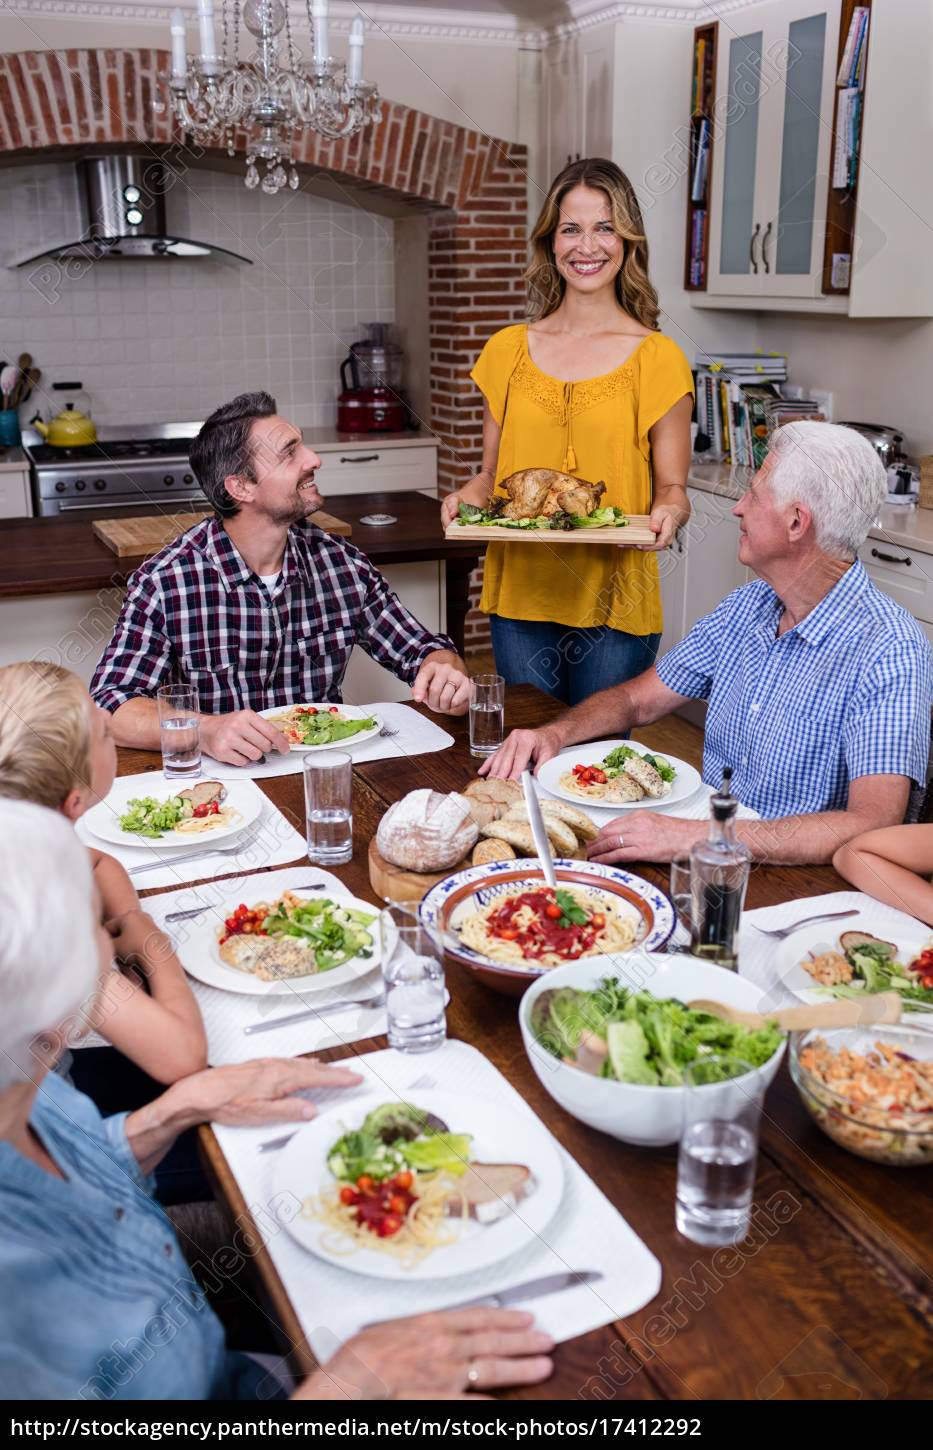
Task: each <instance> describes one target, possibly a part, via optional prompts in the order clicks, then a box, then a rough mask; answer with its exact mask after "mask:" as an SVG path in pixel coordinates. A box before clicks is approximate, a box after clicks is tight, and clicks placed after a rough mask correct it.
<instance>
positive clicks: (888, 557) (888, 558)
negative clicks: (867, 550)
mask: <svg viewBox="0 0 933 1450" xmlns="http://www.w3.org/2000/svg"><path fill="white" fill-rule="evenodd" d="M871 556H872V558H873V559H881V561H882V562H883V563H885V564H906V565H907V567H908V568H910V560H909V559H899V558H898V557H897V555H896V554H882V552H881V550H880V549H872V551H871Z"/></svg>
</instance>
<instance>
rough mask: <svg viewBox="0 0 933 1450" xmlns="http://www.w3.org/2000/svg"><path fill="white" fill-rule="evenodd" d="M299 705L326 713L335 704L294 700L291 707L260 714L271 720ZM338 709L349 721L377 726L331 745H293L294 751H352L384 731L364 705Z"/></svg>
mask: <svg viewBox="0 0 933 1450" xmlns="http://www.w3.org/2000/svg"><path fill="white" fill-rule="evenodd" d="M297 705H306V706H309V707H310V706H311V705H313V706H314V708H315V709H316V710H320V711H322V712H326V711H327V710H330V709H331V708H332V705H333V702H332V701H331V702H325V703H324V704H323V705H322V704H320V703H319V702H318V701H317V700H294V701H293V702H292V704H290V705H276V706H275V707H274V708H273V709H271V710H260V711H259V714H260V715H262V717H263V719H265V720H271V719H272V718H273V716H275V715H283V714H284V713H285V711H286V710H293V709H294V708H295V707H296V706H297ZM337 709H338V710H339V711H340V713H341V715H343V716H345V717H346V719H347V720H368V719H370V718H372V719H373V720H375V722H376V723H375V725H373V726H372V727H371V729H369V730H360V731H359V733H358V734H357V735H351V736H349V737H348V739H346V740H334V741H333V742H332V743H331V744H329V745H294V744H293V745H292V747H291V748H292V750H301V751H309V750H313V751H319V750H350V749H352V748H353V746H354V745H359V744H360V742H361V741H362V740H372V738H373V736H374V735H378V734H379V731H380V730H381V729H382V721H381V720H380V719H379V716H378V715H376V714H375V712H374V711H372V710H365V709H364V708H363V706H362V705H338V706H337Z"/></svg>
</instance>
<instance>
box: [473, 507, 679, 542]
mask: <svg viewBox="0 0 933 1450" xmlns="http://www.w3.org/2000/svg"><path fill="white" fill-rule="evenodd" d="M628 520H629V521H628V523H627V524H626V525H625V527H624V528H620V529H502V528H498V527H497V526H496V525H494V524H459V523H457V520H456V519H454V521H453V523H452V524H448V525H447V528H446V529H445V530H444V537H445V538H446V539H449V540H450V541H451V543H454V544H455V543H461V544H465V543H468V542H473V541H474V540H480V539H481V540H482V541H483V543H484V544H492V543H495V544H556V545H560V544H622V545H623V546H625V545H626V544H627V545H629V546H630V547H631V548H634V547H635V545H636V544H653V543H654V541H655V539H656V537H657V535H656V534H655V532H654V530H653V529H649V527H648V515H647V514H629V515H628Z"/></svg>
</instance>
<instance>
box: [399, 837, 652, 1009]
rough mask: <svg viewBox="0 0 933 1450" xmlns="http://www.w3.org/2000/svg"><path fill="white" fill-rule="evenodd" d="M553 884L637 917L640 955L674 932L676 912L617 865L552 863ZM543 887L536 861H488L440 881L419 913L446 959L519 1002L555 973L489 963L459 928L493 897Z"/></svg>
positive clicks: (645, 883)
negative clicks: (608, 901)
mask: <svg viewBox="0 0 933 1450" xmlns="http://www.w3.org/2000/svg"><path fill="white" fill-rule="evenodd" d="M554 869H555V872H556V874H557V879H558V881H559V882H560V883H561V884H566V885H567V886H568V887H570V888H572V889H573V890H574V891H576V892H578V893H579V894H580V895H582V896H584V897H586V896H592V898H593V901H594V905H595V904H596V903H597V902H598V901H599V900H600V897H601V896H603V897H605V896H607V895H608V896H611V897H613V898H614V899H615V902H616V904H617V905H618V904H624V905H625V906H627V907H628V908H629V909H630V910H631V911H632V912H633V913H634V914H636V915H637V916H638V917H639V918H640V925H639V928H638V936H637V939H636V945H637V946H638V947H639V948H640V949H641V950H643V951H660V950H661V948H662V947H663V946H664V944H665V942H666V941H667V940H668V938H669V937H670V935H671V933H672V932H673V930H674V925H675V922H676V913H675V911H674V908H673V906H672V905H671V901H670V898H669V897H668V896H667V895H666V894H665V892H663V891H662V890H661V889H660V887H658V886H654V885H652V883H651V882H650V881H646V880H645V879H644V877H643V876H636V875H634V873H633V872H631V871H623V870H622V868H621V867H619V866H602V865H600V864H599V863H598V862H596V861H570V860H567V861H564V860H558V861H555V862H554ZM543 885H544V873H543V872H542V870H541V865H540V863H539V862H538V860H537V859H536V858H533V859H530V860H521V859H519V860H512V861H492V862H490V864H489V865H488V866H468V867H467V868H466V869H465V870H461V871H454V872H452V873H451V875H450V876H445V877H444V879H443V881H439V882H438V883H437V885H436V886H432V887H431V889H430V891H428V892H427V894H426V895H425V896H424V898H423V900H422V902H421V906H420V908H419V915H420V917H421V920H422V922H423V923H424V924H425V925H426V926H427V927H428V928H430V929H431V930H432V931H434V932H436V933H438V935H440V936H442V937H443V939H444V946H445V948H446V950H447V953H448V955H450V956H452V957H453V958H454V960H455V961H457V962H459V963H460V964H461V965H462V966H464V967H467V968H468V969H469V970H470V971H471V972H473V973H474V974H475V975H476V976H477V977H478V978H479V980H480V981H481V982H483V983H485V985H486V986H487V987H491V988H492V989H493V991H495V992H503V993H505V995H506V996H509V997H520V996H521V994H522V993H523V992H524V990H525V988H526V987H527V986H528V985H529V983H531V982H533V981H534V980H535V979H536V978H537V977H540V976H543V975H545V974H546V973H547V972H548V971H551V970H554V969H553V968H549V967H542V966H539V965H537V964H536V963H531V962H529V964H528V966H527V967H524V966H518V965H516V964H515V963H513V962H494V961H492V960H491V959H490V958H489V957H486V956H483V955H482V954H481V953H480V952H477V951H474V950H473V948H472V947H469V946H466V945H465V944H464V943H463V942H461V941H460V938H459V931H458V927H459V926H460V925H461V924H462V922H463V920H464V919H465V918H466V917H467V916H470V915H472V913H473V912H474V911H476V910H477V908H478V907H481V906H486V905H488V904H489V902H490V901H493V900H494V899H495V898H496V897H497V896H510V895H512V894H514V893H515V892H516V891H527V890H529V889H534V888H537V887H540V886H543ZM582 960H584V961H588V962H604V963H610V962H611V961H612V960H613V959H612V958H610V957H596V956H593V957H585V958H582Z"/></svg>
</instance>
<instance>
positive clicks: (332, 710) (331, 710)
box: [327, 705, 340, 715]
mask: <svg viewBox="0 0 933 1450" xmlns="http://www.w3.org/2000/svg"><path fill="white" fill-rule="evenodd" d="M327 713H328V715H339V714H340V706H339V705H329V706H328V707H327Z"/></svg>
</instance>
